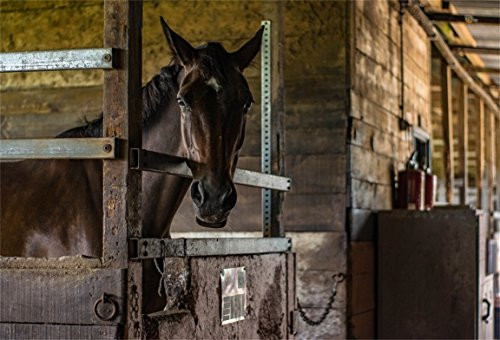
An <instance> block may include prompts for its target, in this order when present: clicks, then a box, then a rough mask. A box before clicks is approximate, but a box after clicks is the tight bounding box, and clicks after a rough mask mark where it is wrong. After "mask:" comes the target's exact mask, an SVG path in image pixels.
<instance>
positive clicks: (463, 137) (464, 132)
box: [458, 83, 469, 205]
mask: <svg viewBox="0 0 500 340" xmlns="http://www.w3.org/2000/svg"><path fill="white" fill-rule="evenodd" d="M461 84H462V86H461V88H460V91H458V94H459V96H458V105H459V106H458V107H459V109H458V121H459V128H458V159H459V162H458V173H459V176H460V177H461V178H462V186H461V187H460V204H463V205H466V204H468V201H469V200H468V197H467V190H468V187H469V171H468V164H467V163H468V162H467V160H468V147H469V137H468V136H469V124H468V120H469V88H468V86H467V85H466V84H463V83H461Z"/></svg>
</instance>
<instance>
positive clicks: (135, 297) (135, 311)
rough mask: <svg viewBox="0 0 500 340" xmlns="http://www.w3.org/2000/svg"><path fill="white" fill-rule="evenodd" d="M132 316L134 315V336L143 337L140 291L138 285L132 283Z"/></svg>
mask: <svg viewBox="0 0 500 340" xmlns="http://www.w3.org/2000/svg"><path fill="white" fill-rule="evenodd" d="M130 293H131V294H130V295H131V300H132V301H131V307H132V310H131V317H132V322H133V329H134V337H135V338H141V333H142V332H141V323H140V319H139V317H140V315H139V292H138V290H137V286H136V285H134V284H133V285H132V287H131V292H130Z"/></svg>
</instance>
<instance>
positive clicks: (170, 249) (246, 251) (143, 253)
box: [129, 237, 292, 260]
mask: <svg viewBox="0 0 500 340" xmlns="http://www.w3.org/2000/svg"><path fill="white" fill-rule="evenodd" d="M291 245H292V243H291V240H290V238H285V237H266V238H174V239H170V238H132V239H129V257H130V259H133V260H144V259H152V258H162V257H184V256H216V255H217V256H221V255H222V256H226V255H255V254H269V253H282V252H287V251H290V249H291Z"/></svg>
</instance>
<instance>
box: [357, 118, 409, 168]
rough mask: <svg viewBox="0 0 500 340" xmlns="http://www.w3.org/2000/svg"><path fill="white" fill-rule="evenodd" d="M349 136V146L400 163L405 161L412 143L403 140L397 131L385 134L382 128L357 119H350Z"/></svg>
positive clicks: (401, 134) (402, 136) (405, 139)
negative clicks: (351, 145) (354, 146)
mask: <svg viewBox="0 0 500 340" xmlns="http://www.w3.org/2000/svg"><path fill="white" fill-rule="evenodd" d="M350 136H351V140H350V142H351V144H353V145H356V146H358V147H361V148H363V149H365V150H367V151H372V152H374V153H377V154H379V155H381V156H385V157H391V158H394V159H396V160H400V161H404V160H406V159H407V158H408V157H409V156H410V150H412V148H413V141H412V140H408V138H404V133H402V132H399V129H398V130H396V131H393V132H387V131H385V129H384V128H383V127H382V126H378V125H376V126H373V125H370V124H367V123H366V122H365V121H364V120H359V119H352V123H351V132H350Z"/></svg>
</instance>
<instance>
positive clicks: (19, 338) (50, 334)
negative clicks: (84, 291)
mask: <svg viewBox="0 0 500 340" xmlns="http://www.w3.org/2000/svg"><path fill="white" fill-rule="evenodd" d="M120 337H121V330H120V327H118V326H89V325H50V324H32V323H31V324H30V323H22V324H19V323H0V338H2V339H6V340H7V339H9V340H10V339H12V340H24V339H40V340H48V339H88V340H92V339H119V338H120Z"/></svg>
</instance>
